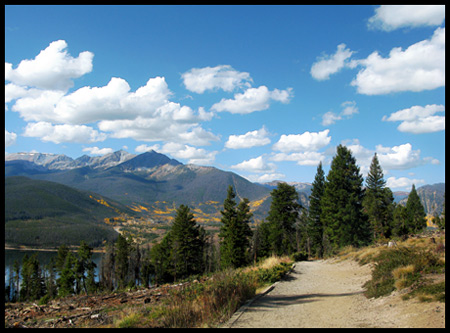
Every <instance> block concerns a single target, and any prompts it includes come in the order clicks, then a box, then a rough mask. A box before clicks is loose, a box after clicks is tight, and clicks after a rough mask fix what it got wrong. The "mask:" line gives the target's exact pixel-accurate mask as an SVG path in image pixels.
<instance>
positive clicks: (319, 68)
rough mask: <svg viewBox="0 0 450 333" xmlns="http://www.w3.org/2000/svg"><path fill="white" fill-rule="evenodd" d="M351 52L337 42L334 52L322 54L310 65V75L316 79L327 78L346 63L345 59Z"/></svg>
mask: <svg viewBox="0 0 450 333" xmlns="http://www.w3.org/2000/svg"><path fill="white" fill-rule="evenodd" d="M352 54H353V51H350V50H349V49H347V48H346V45H345V44H339V45H338V47H337V50H336V53H335V54H333V55H331V56H330V55H325V56H322V57H321V58H320V59H319V60H318V61H317V62H315V63H314V64H313V65H312V67H311V71H310V73H311V75H312V77H313V78H314V79H316V80H320V81H321V80H328V79H329V78H330V75H331V74H335V73H337V72H339V71H340V70H341V69H342V68H344V66H345V65H346V60H347V59H349V58H350V57H351V56H352Z"/></svg>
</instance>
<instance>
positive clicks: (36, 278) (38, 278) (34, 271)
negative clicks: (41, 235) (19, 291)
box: [28, 253, 46, 300]
mask: <svg viewBox="0 0 450 333" xmlns="http://www.w3.org/2000/svg"><path fill="white" fill-rule="evenodd" d="M28 265H30V271H31V283H30V298H31V299H32V300H36V299H40V298H41V297H42V296H44V295H45V291H46V290H45V282H44V278H43V276H42V270H41V266H40V263H39V260H38V259H37V253H35V254H34V255H32V256H31V257H30V259H29V261H28Z"/></svg>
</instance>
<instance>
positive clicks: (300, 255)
mask: <svg viewBox="0 0 450 333" xmlns="http://www.w3.org/2000/svg"><path fill="white" fill-rule="evenodd" d="M292 259H293V260H294V261H305V260H308V254H307V253H306V252H305V251H302V252H295V253H294V254H293V255H292Z"/></svg>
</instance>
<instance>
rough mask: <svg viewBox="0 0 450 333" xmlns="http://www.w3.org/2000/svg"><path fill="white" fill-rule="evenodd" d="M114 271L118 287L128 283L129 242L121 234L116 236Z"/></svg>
mask: <svg viewBox="0 0 450 333" xmlns="http://www.w3.org/2000/svg"><path fill="white" fill-rule="evenodd" d="M115 247H116V260H115V264H116V265H115V268H116V269H115V271H116V277H117V283H118V288H124V287H125V286H126V285H127V283H128V257H129V253H130V244H129V243H128V241H127V239H126V238H125V237H123V236H122V235H119V236H118V237H117V240H116V243H115Z"/></svg>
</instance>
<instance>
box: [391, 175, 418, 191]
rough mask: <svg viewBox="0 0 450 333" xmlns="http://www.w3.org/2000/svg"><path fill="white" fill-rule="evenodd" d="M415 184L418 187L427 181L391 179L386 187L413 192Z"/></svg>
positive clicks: (402, 178)
mask: <svg viewBox="0 0 450 333" xmlns="http://www.w3.org/2000/svg"><path fill="white" fill-rule="evenodd" d="M413 184H414V185H415V186H416V187H417V185H418V184H425V181H424V180H423V179H410V178H406V177H400V178H395V177H389V178H388V179H387V180H386V186H387V187H389V188H390V189H394V190H400V189H402V190H407V191H408V190H411V188H412V186H413Z"/></svg>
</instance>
